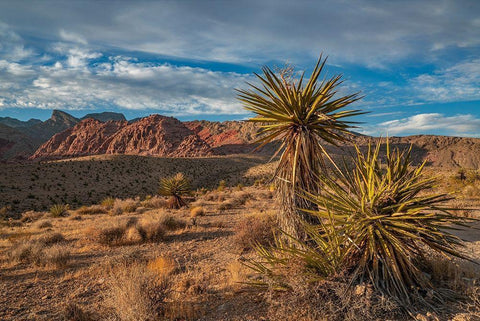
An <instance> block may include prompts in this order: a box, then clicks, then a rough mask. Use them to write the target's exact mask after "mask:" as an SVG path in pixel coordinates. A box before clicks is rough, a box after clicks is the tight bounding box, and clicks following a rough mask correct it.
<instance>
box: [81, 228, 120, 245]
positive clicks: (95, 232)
mask: <svg viewBox="0 0 480 321" xmlns="http://www.w3.org/2000/svg"><path fill="white" fill-rule="evenodd" d="M126 230H127V227H126V226H125V225H124V224H115V225H113V226H109V227H105V228H88V229H87V231H86V235H87V238H88V239H90V240H91V241H93V242H97V243H99V244H102V245H107V246H117V245H122V244H123V242H124V237H123V236H124V234H125V232H126Z"/></svg>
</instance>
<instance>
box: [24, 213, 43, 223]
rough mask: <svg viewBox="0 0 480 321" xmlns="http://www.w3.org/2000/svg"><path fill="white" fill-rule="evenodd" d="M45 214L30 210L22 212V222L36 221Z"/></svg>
mask: <svg viewBox="0 0 480 321" xmlns="http://www.w3.org/2000/svg"><path fill="white" fill-rule="evenodd" d="M44 215H45V213H44V212H36V211H28V212H25V213H23V214H22V217H21V218H20V221H21V222H24V223H26V222H35V221H37V220H39V219H41V218H42V217H43V216H44Z"/></svg>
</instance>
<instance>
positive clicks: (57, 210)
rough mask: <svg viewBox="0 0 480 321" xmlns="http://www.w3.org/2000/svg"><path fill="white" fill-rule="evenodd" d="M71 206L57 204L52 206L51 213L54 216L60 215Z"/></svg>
mask: <svg viewBox="0 0 480 321" xmlns="http://www.w3.org/2000/svg"><path fill="white" fill-rule="evenodd" d="M69 208H70V207H69V206H68V205H63V204H55V205H53V206H52V207H50V214H51V215H52V216H53V217H60V216H63V215H65V214H66V213H67V211H68V209H69Z"/></svg>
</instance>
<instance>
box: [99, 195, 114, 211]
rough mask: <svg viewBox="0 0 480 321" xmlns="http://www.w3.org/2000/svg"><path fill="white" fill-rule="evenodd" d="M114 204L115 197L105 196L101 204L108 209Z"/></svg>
mask: <svg viewBox="0 0 480 321" xmlns="http://www.w3.org/2000/svg"><path fill="white" fill-rule="evenodd" d="M113 204H115V199H114V198H113V197H105V198H104V199H103V200H102V201H101V203H100V205H102V206H104V207H106V208H108V209H111V208H112V207H113Z"/></svg>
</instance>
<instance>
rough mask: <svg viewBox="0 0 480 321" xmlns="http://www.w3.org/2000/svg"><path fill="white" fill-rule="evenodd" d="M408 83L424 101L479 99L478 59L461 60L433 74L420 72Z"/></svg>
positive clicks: (479, 72) (479, 64) (479, 70)
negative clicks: (420, 73)
mask: <svg viewBox="0 0 480 321" xmlns="http://www.w3.org/2000/svg"><path fill="white" fill-rule="evenodd" d="M410 85H411V87H412V89H413V90H414V91H416V92H417V93H418V96H419V98H421V99H423V100H425V101H439V102H450V101H459V100H463V101H465V100H477V99H480V59H471V60H466V61H462V62H459V63H457V64H455V65H453V66H451V67H449V68H444V69H440V70H437V71H435V72H434V73H433V74H422V75H420V76H418V77H415V78H414V79H412V80H411V81H410Z"/></svg>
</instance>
